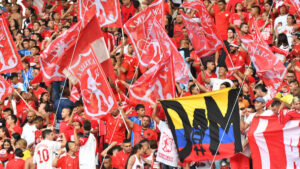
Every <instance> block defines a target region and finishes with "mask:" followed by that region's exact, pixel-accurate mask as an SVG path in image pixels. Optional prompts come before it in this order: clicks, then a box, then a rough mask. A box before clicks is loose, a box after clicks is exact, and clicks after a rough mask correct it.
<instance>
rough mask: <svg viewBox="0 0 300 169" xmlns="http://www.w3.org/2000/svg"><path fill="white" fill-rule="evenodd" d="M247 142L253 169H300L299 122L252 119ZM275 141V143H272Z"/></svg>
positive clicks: (264, 118) (276, 118)
mask: <svg viewBox="0 0 300 169" xmlns="http://www.w3.org/2000/svg"><path fill="white" fill-rule="evenodd" d="M248 140H249V145H250V150H251V157H252V159H253V168H255V169H292V168H300V160H299V159H300V120H299V119H298V120H297V119H295V120H290V121H289V122H287V123H286V124H281V123H279V120H278V117H277V116H272V117H254V119H253V121H252V123H251V125H250V128H249V131H248ZM274 140H276V141H274Z"/></svg>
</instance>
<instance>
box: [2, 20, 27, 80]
mask: <svg viewBox="0 0 300 169" xmlns="http://www.w3.org/2000/svg"><path fill="white" fill-rule="evenodd" d="M22 69H23V66H22V62H21V58H20V56H19V54H18V52H17V49H16V46H15V43H14V41H13V39H12V37H11V34H10V32H9V29H8V25H7V23H6V19H5V17H4V16H3V15H1V16H0V73H1V74H2V73H8V72H17V71H20V70H22Z"/></svg>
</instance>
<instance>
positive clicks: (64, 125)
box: [59, 121, 74, 141]
mask: <svg viewBox="0 0 300 169" xmlns="http://www.w3.org/2000/svg"><path fill="white" fill-rule="evenodd" d="M72 132H74V127H73V126H72V125H69V121H61V122H60V124H59V133H65V136H66V139H67V141H70V133H72Z"/></svg>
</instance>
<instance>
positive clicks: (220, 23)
mask: <svg viewBox="0 0 300 169" xmlns="http://www.w3.org/2000/svg"><path fill="white" fill-rule="evenodd" d="M230 15H231V13H230V12H229V11H223V12H221V11H220V12H216V11H215V16H214V17H215V22H216V29H217V33H218V34H219V36H220V37H221V39H222V40H226V39H227V29H228V28H229V18H230Z"/></svg>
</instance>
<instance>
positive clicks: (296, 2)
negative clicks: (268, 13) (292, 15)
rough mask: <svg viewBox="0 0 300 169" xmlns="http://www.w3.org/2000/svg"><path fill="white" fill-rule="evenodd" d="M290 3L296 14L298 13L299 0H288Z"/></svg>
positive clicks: (299, 7) (299, 9)
mask: <svg viewBox="0 0 300 169" xmlns="http://www.w3.org/2000/svg"><path fill="white" fill-rule="evenodd" d="M290 3H291V4H292V5H293V6H294V8H295V9H296V10H297V14H298V15H300V1H299V0H290Z"/></svg>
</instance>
